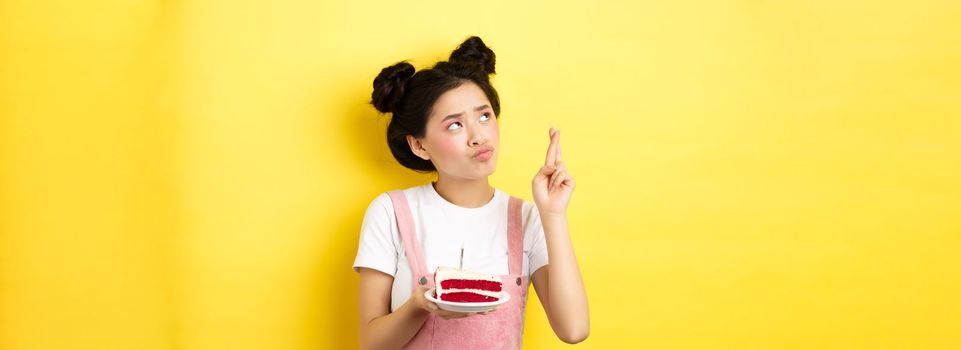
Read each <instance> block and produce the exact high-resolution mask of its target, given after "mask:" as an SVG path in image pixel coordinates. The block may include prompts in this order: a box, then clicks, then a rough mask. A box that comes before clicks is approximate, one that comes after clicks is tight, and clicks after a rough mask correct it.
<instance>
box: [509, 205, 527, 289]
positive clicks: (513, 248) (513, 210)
mask: <svg viewBox="0 0 961 350" xmlns="http://www.w3.org/2000/svg"><path fill="white" fill-rule="evenodd" d="M523 206H524V200H522V199H520V198H517V197H513V196H511V199H510V201H509V202H507V255H508V256H507V270H508V273H510V274H511V275H520V274H521V268H523V266H524V265H523V263H524V260H523V259H524V223H523V222H521V217H522V216H521V209H522V208H523Z"/></svg>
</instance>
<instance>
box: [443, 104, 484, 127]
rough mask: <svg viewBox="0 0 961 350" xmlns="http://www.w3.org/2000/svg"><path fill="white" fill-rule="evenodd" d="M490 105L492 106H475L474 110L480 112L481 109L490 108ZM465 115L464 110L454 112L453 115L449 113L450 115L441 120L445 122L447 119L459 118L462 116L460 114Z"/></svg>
mask: <svg viewBox="0 0 961 350" xmlns="http://www.w3.org/2000/svg"><path fill="white" fill-rule="evenodd" d="M489 107H490V106H489V105H482V106H477V107H474V111H475V112H480V111H483V110H484V109H486V108H489ZM463 115H464V112H460V113H454V114H451V115H449V116H446V117H444V119H442V120H441V121H440V122H441V123H443V122H445V121H447V119H451V118H457V117H460V116H463Z"/></svg>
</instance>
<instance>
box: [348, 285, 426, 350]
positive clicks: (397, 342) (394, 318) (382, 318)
mask: <svg viewBox="0 0 961 350" xmlns="http://www.w3.org/2000/svg"><path fill="white" fill-rule="evenodd" d="M358 271H359V272H360V298H359V304H360V348H361V349H400V348H401V347H403V346H404V345H406V344H407V343H408V342H410V340H411V339H413V338H414V335H416V334H417V331H418V330H420V327H421V326H422V325H423V324H424V321H426V320H427V316H428V315H429V314H430V313H429V312H428V311H427V310H426V309H424V308H422V307H420V306H418V305H417V298H416V293H415V294H414V295H412V296H411V298H410V299H408V300H407V302H406V303H404V305H403V306H401V307H400V308H398V309H397V310H395V311H394V312H390V289H391V286H392V285H393V283H394V277H392V276H390V275H388V274H386V273H383V272H380V271H377V270H374V269H368V268H364V267H361V268H359V269H358Z"/></svg>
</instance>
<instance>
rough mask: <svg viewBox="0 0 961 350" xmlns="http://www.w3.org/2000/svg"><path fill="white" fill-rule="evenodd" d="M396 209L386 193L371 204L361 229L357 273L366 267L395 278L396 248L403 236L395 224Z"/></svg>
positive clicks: (356, 261) (356, 264) (355, 268)
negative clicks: (359, 269) (360, 268)
mask: <svg viewBox="0 0 961 350" xmlns="http://www.w3.org/2000/svg"><path fill="white" fill-rule="evenodd" d="M394 222H396V220H395V219H394V206H393V204H392V203H391V201H390V196H389V195H387V193H382V194H380V195H379V196H377V197H376V198H374V200H373V201H372V202H371V203H370V206H368V207H367V212H366V213H365V214H364V221H363V223H362V224H361V227H360V242H359V244H358V246H357V257H356V258H354V271H357V269H358V268H359V267H366V268H370V269H374V270H377V271H381V272H383V273H386V274H388V275H391V276H394V275H395V274H396V273H397V256H398V255H397V254H398V253H397V248H396V245H395V242H399V240H400V236H399V233H398V232H397V225H394Z"/></svg>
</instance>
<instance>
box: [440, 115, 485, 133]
mask: <svg viewBox="0 0 961 350" xmlns="http://www.w3.org/2000/svg"><path fill="white" fill-rule="evenodd" d="M485 115H486V116H487V118H488V119H487V120H481V121H482V122H486V121H490V118H492V117H491V114H490V112H484V114H481V116H482V117H483V116H485ZM454 124H460V122H453V123H450V125H448V126H447V130H454V129H451V128H450V127H452V126H454ZM458 129H460V128H458Z"/></svg>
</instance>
